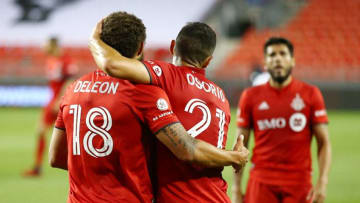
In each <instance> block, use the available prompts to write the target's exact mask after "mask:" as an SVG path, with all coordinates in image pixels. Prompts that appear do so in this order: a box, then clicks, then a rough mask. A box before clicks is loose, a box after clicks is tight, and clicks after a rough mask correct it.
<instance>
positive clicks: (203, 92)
mask: <svg viewBox="0 0 360 203" xmlns="http://www.w3.org/2000/svg"><path fill="white" fill-rule="evenodd" d="M144 64H145V66H146V68H147V69H148V71H149V73H150V76H151V84H154V85H157V86H159V87H161V88H162V89H163V90H165V92H166V93H167V95H168V97H169V99H170V103H171V106H172V107H173V110H174V113H175V114H176V115H177V116H178V118H179V120H180V121H181V123H182V124H183V126H184V127H185V129H186V130H187V131H188V133H189V134H190V135H191V136H193V137H195V138H196V139H201V140H204V141H206V142H208V143H210V144H212V145H214V146H217V147H218V148H222V149H224V148H225V143H226V138H227V131H228V125H229V122H230V107H229V103H228V100H227V99H226V98H225V95H224V93H223V90H222V89H221V88H219V87H218V86H217V85H216V84H215V83H213V82H212V81H210V80H208V79H207V78H206V77H205V70H204V69H199V68H192V67H186V66H174V65H172V64H169V63H164V62H159V61H146V62H144ZM157 159H158V161H157V163H158V166H157V169H158V172H157V175H158V194H157V201H158V202H159V203H162V202H166V203H169V202H170V203H171V202H198V203H199V202H207V203H208V202H230V200H229V198H228V197H227V195H226V190H227V184H226V182H225V181H224V180H223V178H222V175H221V172H222V170H223V168H203V167H199V166H195V165H190V164H188V163H184V162H182V161H180V160H178V159H177V158H176V157H175V156H174V155H173V154H172V153H171V152H170V151H169V150H168V149H167V148H166V147H165V146H164V145H162V144H159V145H158V153H157Z"/></svg>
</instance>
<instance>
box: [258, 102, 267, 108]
mask: <svg viewBox="0 0 360 203" xmlns="http://www.w3.org/2000/svg"><path fill="white" fill-rule="evenodd" d="M258 109H259V110H268V109H269V104H268V103H267V102H266V101H263V102H261V104H260V105H259V107H258Z"/></svg>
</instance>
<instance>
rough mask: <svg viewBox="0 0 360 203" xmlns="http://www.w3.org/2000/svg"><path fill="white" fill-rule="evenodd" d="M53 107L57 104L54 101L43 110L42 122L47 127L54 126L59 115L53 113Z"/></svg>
mask: <svg viewBox="0 0 360 203" xmlns="http://www.w3.org/2000/svg"><path fill="white" fill-rule="evenodd" d="M53 105H55V104H54V102H53V101H51V102H49V104H48V105H46V106H45V107H44V109H43V113H42V121H43V123H44V124H45V125H46V126H50V125H53V124H54V123H55V120H56V118H57V113H56V112H54V111H53Z"/></svg>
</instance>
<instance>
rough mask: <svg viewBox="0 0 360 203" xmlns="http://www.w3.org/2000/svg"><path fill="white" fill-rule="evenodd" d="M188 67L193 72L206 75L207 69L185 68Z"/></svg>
mask: <svg viewBox="0 0 360 203" xmlns="http://www.w3.org/2000/svg"><path fill="white" fill-rule="evenodd" d="M184 67H186V68H187V69H189V70H191V71H193V72H196V73H198V74H200V75H205V68H196V67H191V66H184Z"/></svg>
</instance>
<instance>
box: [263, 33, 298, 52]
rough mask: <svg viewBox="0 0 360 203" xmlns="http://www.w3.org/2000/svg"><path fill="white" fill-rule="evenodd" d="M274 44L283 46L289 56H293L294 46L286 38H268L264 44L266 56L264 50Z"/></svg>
mask: <svg viewBox="0 0 360 203" xmlns="http://www.w3.org/2000/svg"><path fill="white" fill-rule="evenodd" d="M275 44H283V45H285V46H286V47H287V48H288V49H289V52H290V55H291V56H294V45H293V44H292V43H291V42H290V41H289V40H288V39H286V38H283V37H271V38H269V39H268V40H267V41H266V42H265V44H264V54H265V55H266V49H267V48H268V47H269V46H271V45H275Z"/></svg>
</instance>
